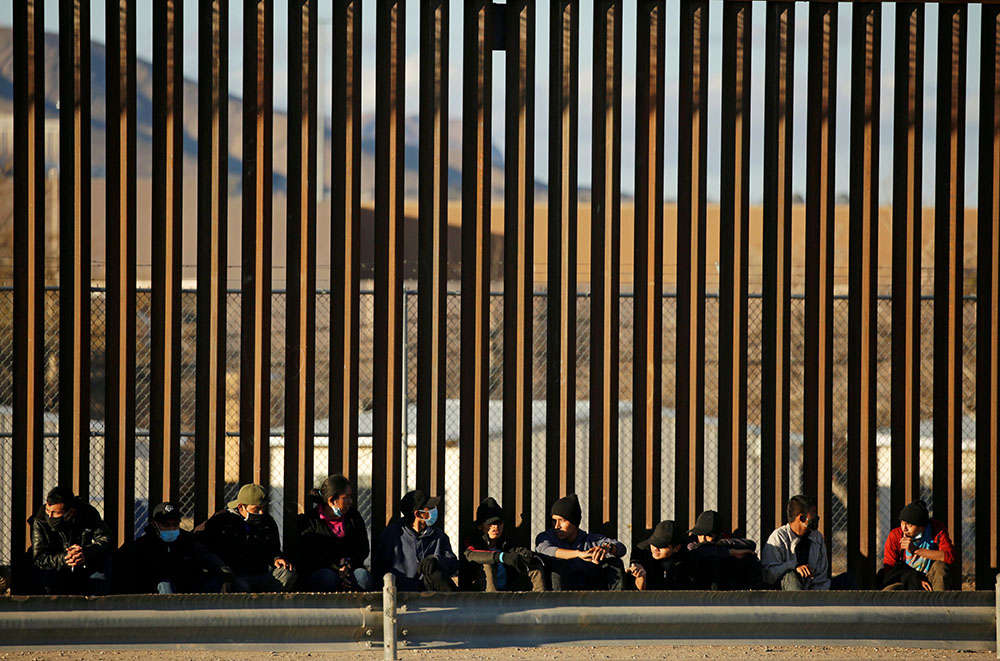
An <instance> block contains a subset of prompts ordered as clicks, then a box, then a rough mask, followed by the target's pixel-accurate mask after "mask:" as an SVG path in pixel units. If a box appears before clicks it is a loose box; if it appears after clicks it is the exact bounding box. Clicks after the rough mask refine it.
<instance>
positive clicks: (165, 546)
mask: <svg viewBox="0 0 1000 661" xmlns="http://www.w3.org/2000/svg"><path fill="white" fill-rule="evenodd" d="M131 564H132V589H133V590H134V591H135V592H138V593H159V594H174V593H178V592H208V591H210V589H211V588H212V587H214V586H215V585H214V584H215V581H216V580H217V581H219V582H221V583H222V584H223V585H226V584H231V583H232V580H233V570H232V569H230V568H229V567H228V566H227V565H226V563H224V562H223V561H222V560H221V559H220V558H219V556H217V555H215V554H214V553H210V552H209V551H208V549H206V548H205V547H204V546H203V545H202V544H201V542H199V541H198V540H197V539H195V536H194V533H191V532H188V531H187V530H181V510H180V508H178V507H177V505H175V504H174V503H171V502H165V503H160V504H159V505H157V506H156V507H154V508H153V515H152V516H151V517H150V521H149V524H148V525H147V526H146V528H145V530H144V532H143V534H142V536H141V537H139V539H137V540H135V544H134V545H133V547H132V562H131Z"/></svg>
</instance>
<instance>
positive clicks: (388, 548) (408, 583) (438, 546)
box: [378, 519, 458, 592]
mask: <svg viewBox="0 0 1000 661" xmlns="http://www.w3.org/2000/svg"><path fill="white" fill-rule="evenodd" d="M432 555H433V556H436V557H437V561H438V567H439V568H440V569H441V571H442V572H444V574H445V575H446V576H454V575H455V572H456V571H458V558H456V557H455V554H454V552H452V550H451V541H450V540H449V539H448V535H446V534H444V531H443V530H441V529H440V528H438V527H436V526H427V527H426V528H424V531H423V532H422V533H420V534H417V531H416V530H414V529H413V526H411V525H410V522H409V521H404V520H402V519H396V520H395V521H393V522H392V523H391V524H390V525H389V526H388V527H387V528H386V529H385V530H383V531H382V535H381V536H380V537H379V539H378V559H379V562H380V571H379V572H378V573H379V575H381V574H384V573H385V572H392V574H393V575H394V576H395V577H396V589H397V590H401V591H403V592H420V591H421V590H423V589H424V585H423V582H422V581H421V580H420V576H421V574H420V569H419V567H420V561H421V560H423V559H424V558H427V557H430V556H432Z"/></svg>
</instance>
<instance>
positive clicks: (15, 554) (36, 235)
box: [10, 0, 45, 571]
mask: <svg viewBox="0 0 1000 661" xmlns="http://www.w3.org/2000/svg"><path fill="white" fill-rule="evenodd" d="M43 4H44V3H43V2H42V0H25V2H17V3H14V23H13V41H14V81H13V82H14V228H13V231H14V356H13V358H14V361H13V362H14V384H13V391H14V392H13V397H14V419H13V432H14V438H13V451H12V461H11V469H10V488H11V533H10V558H11V560H13V561H15V562H19V561H20V560H21V558H22V557H23V556H24V552H25V551H26V550H27V549H28V548H29V547H30V546H31V530H30V527H29V526H27V525H26V524H25V522H26V521H27V520H28V517H30V516H31V515H32V514H34V513H35V509H36V508H37V507H38V506H39V504H40V503H41V501H42V497H43V495H44V494H43V492H42V451H43V428H42V411H43V408H44V380H43V374H44V364H43V358H44V352H45V334H44V333H45V325H44V324H45V317H44V315H45V102H44V99H45V28H44V17H43V11H44V7H43ZM28 570H29V569H28V568H24V571H28Z"/></svg>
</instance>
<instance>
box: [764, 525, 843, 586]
mask: <svg viewBox="0 0 1000 661" xmlns="http://www.w3.org/2000/svg"><path fill="white" fill-rule="evenodd" d="M801 541H802V538H801V537H799V536H798V535H796V534H795V533H794V532H792V528H791V526H790V525H788V524H787V523H786V524H785V525H783V526H781V527H780V528H778V529H777V530H775V531H774V532H772V533H771V536H770V537H768V538H767V544H764V548H763V549H761V554H760V564H761V568H762V569H763V570H764V582H765V583H768V584H771V585H774V584H776V583H778V582H779V581H780V580H781V577H782V576H784V575H785V574H786V573H788V572H790V571H795V568H796V567H797V566H798V561H797V560H796V558H795V550H796V549H797V548H798V546H799V542H801ZM809 541H810V544H809V563H808V564H809V568H810V569H811V570H812V573H813V577H812V578H810V579H807V580H806V581H805V588H806V589H807V590H829V589H830V577H829V573H830V561H829V560H828V559H827V555H826V540H824V539H823V535H822V533H820V532H819V531H818V530H812V531H810V532H809Z"/></svg>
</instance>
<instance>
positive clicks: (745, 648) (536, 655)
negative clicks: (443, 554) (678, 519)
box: [0, 645, 996, 661]
mask: <svg viewBox="0 0 1000 661" xmlns="http://www.w3.org/2000/svg"><path fill="white" fill-rule="evenodd" d="M151 657H152V658H155V659H157V660H164V661H214V660H216V659H223V660H225V661H236V660H237V659H239V660H243V659H245V660H246V661H290V660H293V659H294V660H296V661H299V660H304V659H309V660H310V661H313V660H314V659H315V660H319V659H352V660H353V659H357V660H359V661H362V660H363V661H376V660H378V659H382V658H384V656H383V651H382V650H381V649H379V650H370V651H367V650H366V651H347V652H311V653H310V652H248V651H207V650H190V651H189V650H180V651H178V650H143V651H131V650H115V651H107V650H104V651H97V650H92V651H46V652H0V661H74V660H77V661H149V659H150V658H151ZM994 658H996V654H995V653H994V652H992V651H984V650H935V649H911V648H903V647H837V646H830V645H804V646H787V645H683V646H669V645H657V646H651V645H641V646H637V645H621V646H616V647H504V648H497V649H448V650H445V649H425V650H406V649H401V650H399V659H400V661H429V660H431V659H434V660H436V659H446V660H450V659H456V660H457V659H468V660H469V661H497V660H499V659H545V660H549V659H551V660H552V661H569V660H571V659H727V660H729V659H907V660H909V659H968V660H969V661H985V660H986V659H994Z"/></svg>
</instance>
